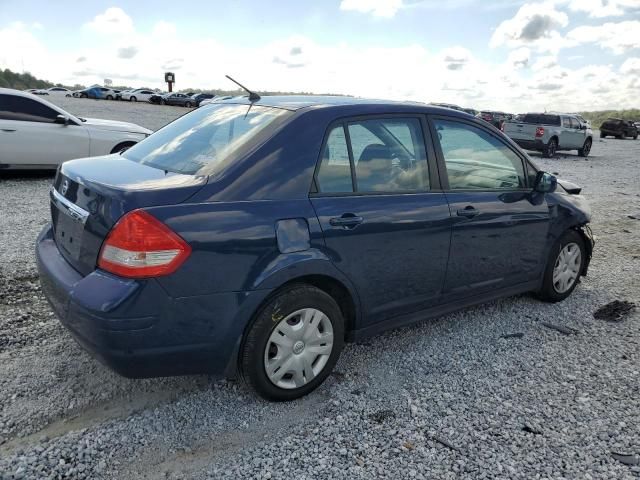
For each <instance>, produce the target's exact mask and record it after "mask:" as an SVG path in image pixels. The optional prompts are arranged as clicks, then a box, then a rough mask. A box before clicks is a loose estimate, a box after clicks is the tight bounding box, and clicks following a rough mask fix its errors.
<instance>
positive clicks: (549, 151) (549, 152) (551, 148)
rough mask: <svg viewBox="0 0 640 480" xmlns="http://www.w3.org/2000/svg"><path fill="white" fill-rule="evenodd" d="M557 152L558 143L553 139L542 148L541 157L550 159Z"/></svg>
mask: <svg viewBox="0 0 640 480" xmlns="http://www.w3.org/2000/svg"><path fill="white" fill-rule="evenodd" d="M557 150H558V141H557V140H556V139H555V138H552V139H551V140H549V143H547V145H546V146H545V147H544V150H543V151H542V155H543V156H544V157H546V158H552V157H553V156H554V155H555V154H556V151H557Z"/></svg>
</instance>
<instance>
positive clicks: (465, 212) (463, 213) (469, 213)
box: [458, 205, 480, 218]
mask: <svg viewBox="0 0 640 480" xmlns="http://www.w3.org/2000/svg"><path fill="white" fill-rule="evenodd" d="M479 214H480V210H477V209H475V208H474V207H472V206H471V205H469V206H468V207H465V208H460V209H459V210H458V216H459V217H466V218H473V217H475V216H476V215H479Z"/></svg>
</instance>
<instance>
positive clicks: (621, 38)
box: [567, 20, 640, 55]
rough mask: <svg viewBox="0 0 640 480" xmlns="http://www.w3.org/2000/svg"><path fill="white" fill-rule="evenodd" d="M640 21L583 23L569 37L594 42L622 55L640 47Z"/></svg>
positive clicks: (577, 41)
mask: <svg viewBox="0 0 640 480" xmlns="http://www.w3.org/2000/svg"><path fill="white" fill-rule="evenodd" d="M639 32H640V21H638V20H628V21H624V22H618V23H612V22H608V23H605V24H602V25H596V26H591V25H583V26H580V27H577V28H574V29H573V30H571V31H570V32H569V33H567V39H569V40H573V41H574V42H576V43H578V44H589V43H594V44H596V45H598V46H600V47H601V48H606V49H609V50H611V51H612V52H613V53H615V54H616V55H622V54H623V53H626V52H628V51H629V50H633V49H638V48H640V33H639Z"/></svg>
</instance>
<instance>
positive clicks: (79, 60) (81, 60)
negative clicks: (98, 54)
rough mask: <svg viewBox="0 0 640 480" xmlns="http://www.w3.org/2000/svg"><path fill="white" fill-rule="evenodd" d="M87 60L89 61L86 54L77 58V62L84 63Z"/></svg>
mask: <svg viewBox="0 0 640 480" xmlns="http://www.w3.org/2000/svg"><path fill="white" fill-rule="evenodd" d="M86 61H87V57H84V56H82V57H78V58H77V59H76V63H82V62H86Z"/></svg>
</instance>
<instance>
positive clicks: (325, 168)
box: [316, 118, 429, 193]
mask: <svg viewBox="0 0 640 480" xmlns="http://www.w3.org/2000/svg"><path fill="white" fill-rule="evenodd" d="M345 128H346V132H345ZM316 179H317V187H318V191H319V193H340V192H342V193H352V192H354V191H355V192H358V193H373V192H379V193H398V192H407V193H409V192H418V191H426V190H429V174H428V164H427V155H426V150H425V144H424V136H423V134H422V124H421V122H420V120H419V119H418V118H388V119H387V118H381V119H372V120H362V121H351V122H348V123H347V124H346V125H339V126H336V127H334V128H333V129H332V130H331V131H330V133H329V135H328V137H327V141H326V143H325V146H324V147H323V151H322V155H321V162H320V165H319V168H318V173H317V176H316ZM354 187H355V188H354Z"/></svg>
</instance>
